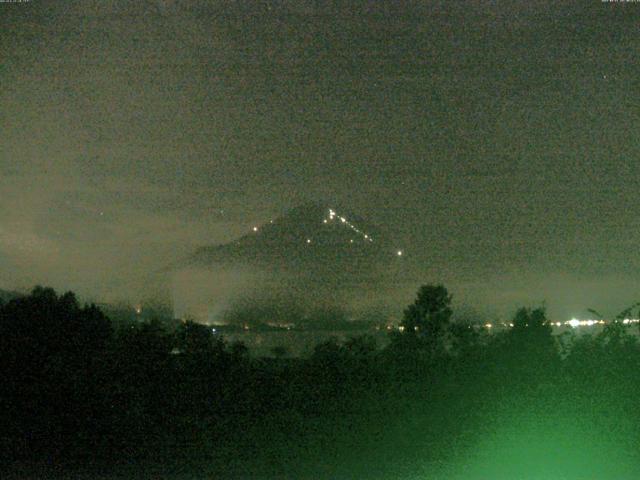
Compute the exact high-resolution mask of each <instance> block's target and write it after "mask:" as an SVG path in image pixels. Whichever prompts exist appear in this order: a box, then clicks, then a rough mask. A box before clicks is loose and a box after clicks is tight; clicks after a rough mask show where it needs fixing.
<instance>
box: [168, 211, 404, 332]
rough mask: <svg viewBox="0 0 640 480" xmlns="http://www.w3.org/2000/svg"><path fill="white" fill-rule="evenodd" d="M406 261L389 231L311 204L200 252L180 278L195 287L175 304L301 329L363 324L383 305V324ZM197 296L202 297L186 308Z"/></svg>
mask: <svg viewBox="0 0 640 480" xmlns="http://www.w3.org/2000/svg"><path fill="white" fill-rule="evenodd" d="M402 257H403V252H402V250H399V249H398V248H397V247H396V246H394V244H393V241H392V240H391V239H390V237H389V236H388V235H387V233H386V232H385V231H384V230H383V229H382V228H380V227H378V226H376V225H372V224H370V223H369V222H367V221H366V220H365V219H363V218H361V217H359V216H358V215H356V214H353V213H352V212H348V211H347V210H346V209H342V208H338V207H334V206H331V205H329V204H326V203H308V204H304V205H300V206H298V207H296V208H293V209H292V210H290V211H289V212H288V213H286V214H285V215H283V216H282V217H280V218H277V219H274V220H270V221H267V222H265V223H263V224H262V225H255V226H254V227H253V228H252V229H251V231H250V232H249V233H247V234H246V235H244V236H242V237H240V238H238V239H237V240H235V241H233V242H230V243H225V244H222V245H214V246H204V247H201V248H199V249H198V250H197V251H196V252H194V254H193V255H192V256H191V257H190V258H189V259H188V260H187V262H185V264H184V266H183V268H180V269H178V271H177V272H176V275H177V276H178V277H182V280H183V281H181V282H179V283H181V284H186V285H189V288H187V289H183V291H182V292H180V293H178V294H177V296H176V298H174V304H175V305H176V310H177V312H176V313H177V314H178V315H180V314H181V313H186V314H188V315H193V316H196V317H197V318H198V319H199V320H204V321H219V320H223V321H230V320H232V319H235V320H238V321H247V319H250V320H252V321H274V322H283V321H286V322H292V323H300V322H301V321H303V320H305V319H306V320H307V321H314V319H316V320H317V319H319V318H324V319H326V318H328V317H329V316H333V317H334V318H344V319H346V318H361V317H362V316H363V315H365V316H366V313H365V312H368V311H372V310H373V309H374V305H375V311H376V312H377V318H380V317H381V316H384V311H385V310H386V309H385V308H383V307H381V305H380V303H379V302H380V300H381V299H383V298H384V296H383V295H381V293H382V292H383V291H387V290H388V289H389V288H391V287H392V285H393V278H394V274H397V272H398V268H399V267H400V264H401V263H402V260H403V258H402ZM185 276H186V278H185ZM189 277H190V278H191V280H190V281H189V280H188V279H187V278H189ZM184 280H186V282H185V281H184ZM194 285H200V286H201V288H198V287H195V288H194ZM174 290H175V289H174ZM178 290H180V288H178ZM187 290H188V291H187ZM194 294H196V295H194ZM189 296H192V297H193V296H195V297H198V298H197V300H196V301H195V302H193V300H194V298H192V299H190V300H186V301H184V297H189ZM203 302H204V303H203ZM194 304H196V305H198V307H197V308H195V310H194V309H193V306H194ZM205 305H206V306H205ZM196 311H197V313H196ZM329 312H330V313H329ZM203 316H204V318H203Z"/></svg>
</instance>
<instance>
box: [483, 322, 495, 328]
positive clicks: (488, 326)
mask: <svg viewBox="0 0 640 480" xmlns="http://www.w3.org/2000/svg"><path fill="white" fill-rule="evenodd" d="M484 326H485V327H487V328H493V325H491V324H490V323H485V324H484Z"/></svg>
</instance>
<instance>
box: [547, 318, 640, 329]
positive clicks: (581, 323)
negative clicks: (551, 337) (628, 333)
mask: <svg viewBox="0 0 640 480" xmlns="http://www.w3.org/2000/svg"><path fill="white" fill-rule="evenodd" d="M607 323H609V322H606V321H605V320H578V319H577V318H572V319H571V320H567V321H566V322H564V324H565V325H568V326H570V327H572V328H577V327H592V326H594V325H606V324H607ZM621 323H622V324H623V325H630V324H632V323H640V319H638V318H625V319H622V320H621ZM556 326H558V327H559V326H560V322H558V323H556Z"/></svg>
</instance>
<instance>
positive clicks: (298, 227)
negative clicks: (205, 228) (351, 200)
mask: <svg viewBox="0 0 640 480" xmlns="http://www.w3.org/2000/svg"><path fill="white" fill-rule="evenodd" d="M393 256H394V252H393V248H392V246H391V244H390V241H389V240H388V237H387V235H386V234H385V233H383V232H382V230H381V229H380V228H378V227H377V226H375V225H372V224H370V223H369V222H367V221H365V220H364V219H362V218H361V217H359V216H357V215H355V214H353V213H350V212H347V211H346V210H343V209H338V208H333V207H331V206H329V205H327V204H320V203H309V204H304V205H301V206H298V207H296V208H293V209H292V210H290V211H289V212H287V213H286V214H285V215H283V216H282V217H280V218H278V219H276V220H273V221H270V222H266V223H264V224H262V225H256V226H255V227H253V228H252V229H251V231H250V232H249V233H247V234H246V235H244V236H242V237H241V238H239V239H237V240H235V241H233V242H230V243H226V244H222V245H214V246H205V247H201V248H199V249H198V250H197V251H196V252H195V253H194V255H193V256H192V257H191V258H190V259H189V264H190V265H192V266H211V265H216V264H225V265H233V264H238V263H243V264H247V265H254V266H257V267H261V268H267V269H274V270H284V271H292V272H295V271H298V272H299V273H305V272H309V271H313V272H315V273H320V272H325V273H327V274H333V275H343V274H366V271H368V270H370V269H371V268H372V267H376V266H381V265H384V264H386V263H388V262H389V261H392V260H393Z"/></svg>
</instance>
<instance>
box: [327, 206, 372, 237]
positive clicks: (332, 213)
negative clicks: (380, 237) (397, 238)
mask: <svg viewBox="0 0 640 480" xmlns="http://www.w3.org/2000/svg"><path fill="white" fill-rule="evenodd" d="M336 219H338V220H340V222H341V223H344V224H345V225H346V226H347V227H349V228H350V229H351V230H353V231H354V232H356V233H357V234H358V235H360V236H361V237H362V238H364V239H365V241H367V242H373V238H371V236H370V235H369V234H367V233H365V232H363V231H362V230H360V229H359V228H358V227H356V226H355V225H354V224H353V223H351V222H349V221H348V220H347V219H346V218H344V217H341V216H339V215H338V214H337V213H336V211H335V210H333V209H332V208H330V209H329V218H325V219H324V220H323V221H322V223H329V222H332V221H334V220H336ZM351 243H353V241H351Z"/></svg>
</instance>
